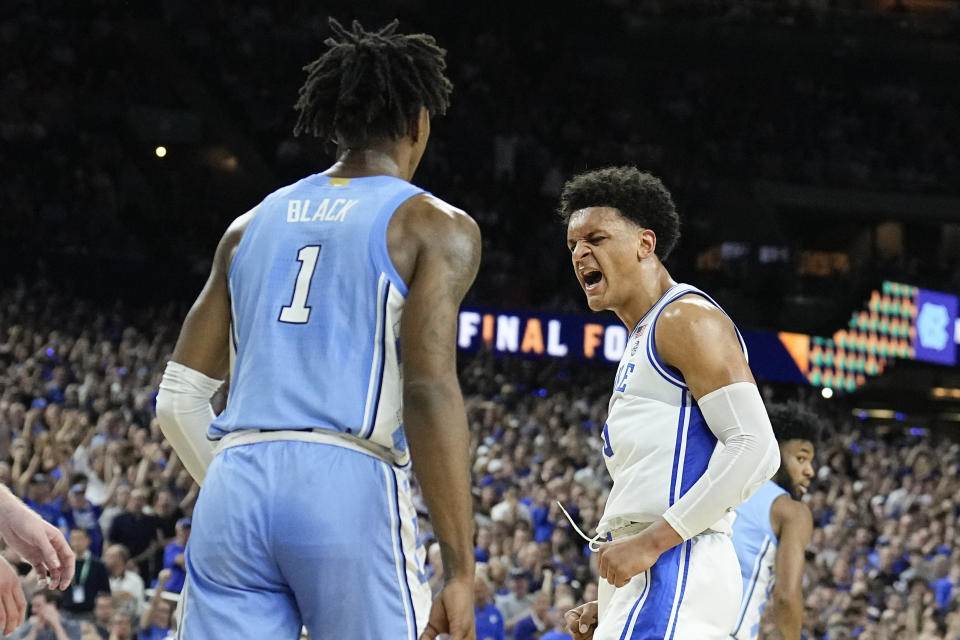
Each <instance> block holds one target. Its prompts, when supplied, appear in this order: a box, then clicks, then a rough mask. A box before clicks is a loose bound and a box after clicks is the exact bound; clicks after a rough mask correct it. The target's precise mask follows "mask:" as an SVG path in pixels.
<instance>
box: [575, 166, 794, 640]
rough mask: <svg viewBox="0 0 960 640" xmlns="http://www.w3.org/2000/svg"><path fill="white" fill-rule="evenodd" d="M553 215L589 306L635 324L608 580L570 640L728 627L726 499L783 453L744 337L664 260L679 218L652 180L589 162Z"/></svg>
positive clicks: (617, 432)
mask: <svg viewBox="0 0 960 640" xmlns="http://www.w3.org/2000/svg"><path fill="white" fill-rule="evenodd" d="M560 213H561V216H562V217H563V219H564V220H565V221H566V223H567V245H568V247H569V249H570V252H571V257H572V260H573V267H574V271H575V272H576V276H577V279H578V280H579V282H580V285H581V286H582V287H583V290H584V291H585V292H586V296H587V303H588V305H589V306H590V308H591V309H593V310H594V311H601V310H604V309H609V310H612V311H613V312H615V313H616V314H617V316H618V317H619V318H620V320H621V321H623V323H624V324H625V325H626V326H627V327H628V328H629V329H630V330H631V333H630V337H629V340H628V341H627V346H626V350H625V351H624V354H623V358H622V359H621V361H620V367H619V369H618V372H617V375H616V379H615V382H614V389H613V394H612V396H611V398H610V405H609V408H608V414H607V422H606V424H605V425H604V426H603V441H604V447H603V457H604V460H605V462H606V465H607V469H608V470H609V472H610V475H611V476H612V477H613V487H612V489H611V491H610V496H609V498H608V499H607V503H606V507H605V508H604V513H603V516H602V518H601V519H600V523H599V524H598V525H597V531H598V536H602V537H603V538H605V539H606V540H607V541H606V542H603V543H602V544H600V545H599V548H598V567H599V573H600V577H601V578H603V579H602V580H601V581H600V585H599V587H600V588H599V592H598V600H597V601H595V602H590V603H587V604H584V605H582V606H580V607H578V608H576V609H573V610H571V611H569V612H567V614H566V618H567V623H568V628H569V630H570V632H571V633H572V634H573V636H574V637H575V638H577V639H578V640H582V639H584V638H594V639H595V640H624V639H625V638H633V639H639V638H670V639H672V640H712V639H717V640H719V639H721V638H724V639H728V638H729V636H730V630H731V629H732V628H733V624H734V622H735V621H736V615H737V612H738V611H739V605H740V595H741V592H742V588H741V580H740V566H739V564H738V563H737V555H736V553H735V552H734V548H733V542H732V541H731V540H730V533H731V521H732V519H733V514H732V511H733V509H734V508H735V507H736V506H737V505H738V504H740V503H741V502H743V501H744V500H746V499H747V498H748V497H750V495H752V494H753V492H754V491H756V490H757V489H758V488H759V487H760V486H761V485H762V484H763V483H764V482H766V481H767V480H769V479H770V478H771V477H772V476H773V474H774V472H775V471H776V470H777V468H778V467H779V465H780V456H779V452H778V449H777V442H776V440H775V439H774V437H773V430H772V428H771V426H770V420H769V418H768V417H767V413H766V410H765V409H764V405H763V400H762V399H761V398H760V393H759V392H758V390H757V386H756V384H755V382H754V380H753V376H752V375H751V373H750V368H749V367H748V365H747V358H746V349H745V346H744V343H743V340H742V338H741V337H740V334H739V332H738V331H737V329H736V327H735V326H734V324H733V322H732V321H731V320H730V318H729V317H727V315H726V314H725V313H724V312H723V310H721V309H720V307H719V306H717V304H716V303H715V302H714V301H713V300H712V299H711V298H710V297H709V296H708V295H707V294H705V293H703V292H702V291H700V290H699V289H697V288H695V287H693V286H690V285H688V284H680V283H677V282H675V281H674V280H673V278H671V277H670V273H669V272H668V271H667V269H666V268H665V267H664V265H663V261H664V260H665V259H666V258H667V256H669V255H670V251H671V249H673V247H674V245H675V244H676V242H677V239H678V238H679V235H680V221H679V217H678V216H677V212H676V209H675V208H674V204H673V200H672V198H671V196H670V193H669V192H668V191H667V189H666V188H665V187H664V186H663V184H662V183H661V182H660V180H658V179H657V178H655V177H654V176H652V175H650V174H648V173H643V172H641V171H639V170H637V169H635V168H633V167H612V168H607V169H601V170H598V171H592V172H589V173H585V174H582V175H579V176H577V177H575V178H573V179H572V180H570V181H569V182H567V184H566V185H564V188H563V192H562V194H561V203H560Z"/></svg>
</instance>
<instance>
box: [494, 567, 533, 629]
mask: <svg viewBox="0 0 960 640" xmlns="http://www.w3.org/2000/svg"><path fill="white" fill-rule="evenodd" d="M508 575H509V576H510V578H509V586H510V591H509V592H508V593H507V594H506V595H503V596H496V606H497V609H499V610H500V612H501V613H502V614H503V618H504V628H505V629H506V631H507V633H512V632H513V627H514V625H515V624H517V622H518V621H519V620H520V619H521V618H523V617H525V616H526V615H527V614H528V613H529V612H530V607H531V606H532V605H533V597H532V596H531V595H530V576H529V575H527V572H526V571H524V570H523V569H520V568H519V567H514V568H512V569H510V572H509V574H508Z"/></svg>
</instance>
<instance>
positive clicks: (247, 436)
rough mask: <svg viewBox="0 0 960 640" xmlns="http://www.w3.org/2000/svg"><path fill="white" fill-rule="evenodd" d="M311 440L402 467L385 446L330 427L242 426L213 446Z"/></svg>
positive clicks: (229, 447)
mask: <svg viewBox="0 0 960 640" xmlns="http://www.w3.org/2000/svg"><path fill="white" fill-rule="evenodd" d="M280 441H293V442H312V443H315V444H329V445H333V446H335V447H342V448H344V449H350V450H351V451H356V452H357V453H362V454H365V455H368V456H372V457H374V458H377V459H378V460H381V461H383V462H386V463H387V464H389V465H392V466H395V467H398V466H403V465H400V464H398V463H397V460H395V459H394V456H393V454H392V453H391V452H390V450H389V449H387V448H386V447H382V446H380V445H378V444H376V443H374V442H370V441H369V440H360V439H359V438H354V437H353V436H351V435H348V434H346V433H340V432H339V431H333V430H331V429H239V430H237V431H231V432H230V433H228V434H227V435H225V436H223V437H222V438H220V439H219V440H217V442H216V443H215V445H214V449H213V455H217V454H218V453H220V452H221V451H225V450H227V449H231V448H233V447H241V446H244V445H248V444H257V443H260V442H280Z"/></svg>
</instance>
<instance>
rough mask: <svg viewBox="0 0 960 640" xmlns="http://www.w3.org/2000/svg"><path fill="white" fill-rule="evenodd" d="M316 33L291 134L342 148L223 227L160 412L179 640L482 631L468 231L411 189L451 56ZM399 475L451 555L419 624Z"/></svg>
mask: <svg viewBox="0 0 960 640" xmlns="http://www.w3.org/2000/svg"><path fill="white" fill-rule="evenodd" d="M330 24H331V27H332V29H333V32H334V37H333V38H330V39H328V40H327V41H326V44H327V46H328V51H327V52H326V53H325V54H324V55H323V56H321V57H320V58H319V59H318V60H316V61H315V62H313V63H311V64H310V65H309V66H307V67H306V68H305V69H306V71H307V81H306V83H305V84H304V86H303V87H302V88H301V90H300V98H299V101H298V102H297V104H296V108H297V109H298V110H299V112H300V114H299V121H298V122H297V126H296V129H295V132H296V133H300V132H306V133H310V134H313V135H315V136H317V137H318V138H320V139H322V140H334V141H336V143H337V145H338V160H337V162H336V164H334V165H333V166H332V167H330V168H329V169H327V170H326V171H324V172H322V173H319V174H316V175H311V176H309V177H306V178H304V179H302V180H300V181H299V182H296V183H294V184H292V185H290V186H287V187H284V188H282V189H280V190H278V191H276V192H274V193H272V194H271V195H269V196H267V198H266V199H265V200H264V201H263V202H261V203H260V204H259V205H258V206H257V207H256V208H255V209H253V210H252V211H250V212H248V213H246V214H244V215H242V216H240V217H239V218H237V220H235V221H234V223H233V224H231V225H230V227H229V228H228V229H227V231H226V234H225V235H224V236H223V239H222V240H221V241H220V245H219V247H218V248H217V251H216V255H215V256H214V261H213V269H212V272H211V274H210V278H209V280H208V281H207V283H206V286H205V287H204V289H203V291H202V292H201V293H200V297H199V298H198V299H197V301H196V303H195V304H194V305H193V307H192V309H191V310H190V312H189V314H188V315H187V318H186V320H185V322H184V325H183V329H182V331H181V333H180V338H179V340H178V342H177V345H176V348H175V350H174V353H173V358H172V360H171V361H170V362H169V364H168V365H167V369H166V371H165V373H164V377H163V381H162V383H161V391H160V395H159V396H158V398H157V414H158V417H159V418H160V420H161V425H162V427H163V429H164V433H165V435H166V436H167V438H169V439H170V440H171V442H172V444H173V445H174V448H175V449H176V451H177V453H178V454H179V455H180V457H181V458H182V459H183V460H184V462H185V464H186V465H187V468H188V470H189V471H190V472H191V474H193V476H194V478H196V479H197V480H198V481H200V480H202V481H203V489H202V491H201V493H200V498H199V500H198V502H197V506H196V512H195V514H194V516H193V532H192V535H191V538H190V544H189V545H188V547H187V563H186V565H187V583H186V586H185V587H184V591H183V594H184V600H183V604H182V606H181V607H180V615H181V621H180V625H179V632H178V633H179V635H178V638H183V639H185V640H224V639H226V638H229V639H230V640H294V639H295V638H298V637H299V635H300V629H301V625H302V624H303V625H306V627H307V628H308V630H309V632H310V636H311V637H312V638H315V639H318V640H320V639H323V638H330V639H333V638H336V639H338V640H339V639H345V640H346V639H350V640H383V639H385V638H389V639H390V640H401V639H402V640H417V638H418V637H419V638H422V639H426V640H430V639H432V638H434V637H436V636H437V635H438V634H441V633H448V634H450V636H449V637H451V638H455V639H458V640H472V638H474V635H475V634H474V623H473V588H474V587H473V581H474V561H473V546H472V539H473V521H472V512H471V501H470V479H469V475H468V474H469V472H468V469H469V461H468V432H467V424H466V415H465V412H464V407H463V398H462V396H461V393H460V386H459V382H458V380H457V375H456V327H457V314H458V308H459V305H460V302H461V300H462V299H463V296H464V294H465V293H466V291H467V289H468V288H469V287H470V284H471V283H472V282H473V279H474V277H475V275H476V272H477V266H478V263H479V257H480V235H479V231H478V228H477V225H476V224H475V223H474V221H473V220H472V219H471V218H470V217H468V216H467V215H466V214H465V213H464V212H462V211H460V210H458V209H456V208H454V207H452V206H450V205H448V204H447V203H445V202H443V201H442V200H440V199H438V198H436V197H434V196H433V195H431V194H429V193H426V192H424V191H423V190H422V189H420V188H418V187H416V186H414V185H412V184H410V182H409V180H410V179H411V178H412V176H413V174H414V171H415V170H416V168H417V165H418V163H419V162H420V159H421V157H422V155H423V152H424V148H425V146H426V143H427V138H428V137H429V134H430V118H431V116H433V115H437V114H441V113H443V112H444V111H445V110H446V107H447V105H448V103H449V94H450V91H451V89H452V86H451V84H450V82H449V80H447V78H446V77H445V75H444V68H445V63H444V54H445V52H444V50H443V49H440V48H439V47H438V46H437V45H436V43H435V42H434V39H433V38H432V37H430V36H427V35H425V34H416V35H401V34H399V33H397V32H396V22H394V23H393V24H391V25H388V26H387V27H384V28H383V29H381V30H380V31H377V32H367V31H365V30H363V29H362V28H361V27H360V25H359V24H358V23H356V22H354V23H353V26H352V28H351V29H345V28H343V27H341V26H340V25H339V24H338V23H337V22H335V21H333V20H331V23H330ZM228 374H229V376H230V394H229V398H228V401H227V406H226V409H225V411H224V412H223V413H222V414H221V415H219V416H214V415H213V412H212V410H211V408H210V404H209V399H210V397H211V396H212V394H213V393H214V392H215V391H216V389H217V388H218V387H219V386H220V384H221V380H222V379H224V378H225V377H226V376H227V375H228ZM206 438H209V439H210V440H213V441H215V442H216V447H215V449H214V450H213V451H211V447H210V445H209V444H208V443H207V442H206ZM214 453H215V455H214ZM211 458H212V460H211ZM411 461H412V470H413V472H414V473H415V474H416V477H417V480H418V482H419V485H420V488H421V491H422V494H423V497H424V499H425V501H426V504H427V506H428V508H429V511H430V519H431V522H432V525H433V530H434V532H435V535H436V537H437V539H438V541H439V544H440V549H441V553H442V556H443V567H444V576H445V583H444V586H443V588H442V590H441V592H440V594H439V595H438V596H437V598H436V600H434V602H433V604H432V608H431V602H430V589H429V586H428V585H427V582H426V576H425V574H424V571H423V562H424V551H423V548H422V547H421V546H419V545H418V542H417V537H418V536H417V520H416V514H415V511H414V508H413V505H412V502H411V496H410V483H409V480H408V471H407V469H408V467H409V466H410V464H411ZM208 465H209V468H207V466H208Z"/></svg>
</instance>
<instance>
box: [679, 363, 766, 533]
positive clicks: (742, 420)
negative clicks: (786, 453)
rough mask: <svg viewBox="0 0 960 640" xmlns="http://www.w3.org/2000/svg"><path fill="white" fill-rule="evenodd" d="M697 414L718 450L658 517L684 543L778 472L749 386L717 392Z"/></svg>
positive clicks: (755, 395) (753, 390)
mask: <svg viewBox="0 0 960 640" xmlns="http://www.w3.org/2000/svg"><path fill="white" fill-rule="evenodd" d="M700 408H701V412H702V413H703V417H704V419H705V420H706V422H707V425H708V426H709V427H710V430H711V431H712V432H713V433H714V434H715V435H716V436H717V438H718V439H719V440H720V442H722V443H723V445H724V446H723V448H722V449H721V450H720V451H719V452H718V453H717V454H716V455H714V456H713V458H712V459H711V460H710V463H709V464H708V466H707V469H706V471H705V472H704V474H703V476H701V477H700V479H699V480H697V482H696V483H694V485H693V486H692V487H691V488H690V490H689V491H687V493H686V494H685V495H683V496H682V497H680V498H679V499H678V500H677V501H676V502H675V503H674V505H673V506H672V507H670V508H669V509H668V510H667V511H666V513H664V515H663V517H664V519H665V520H666V521H667V522H668V523H669V524H670V526H671V527H673V528H674V529H675V530H676V532H677V533H679V534H680V535H681V536H683V538H684V539H689V538H691V537H693V536H695V535H697V534H698V533H701V532H703V531H705V530H706V529H708V528H709V527H710V526H711V525H712V524H714V523H715V522H717V521H718V520H719V519H720V518H722V517H723V516H724V515H725V514H726V513H727V512H728V511H730V510H731V509H733V508H734V507H736V506H737V505H739V504H740V503H742V502H743V501H744V500H746V499H747V498H749V497H750V496H751V495H753V493H754V492H755V491H756V490H757V489H758V488H760V486H761V485H762V484H763V483H764V482H766V481H767V480H769V479H770V478H771V477H772V476H773V474H774V473H775V472H776V470H777V468H778V467H779V466H780V450H779V447H778V446H777V441H776V438H774V436H773V428H772V427H771V425H770V419H769V418H768V417H767V414H766V410H765V409H764V406H763V400H762V399H761V398H760V394H759V392H758V391H757V388H756V386H755V385H752V384H750V383H747V382H741V383H736V384H732V385H729V386H726V387H723V388H721V389H718V390H717V391H714V392H713V393H709V394H707V395H706V396H704V397H703V398H701V399H700Z"/></svg>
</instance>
